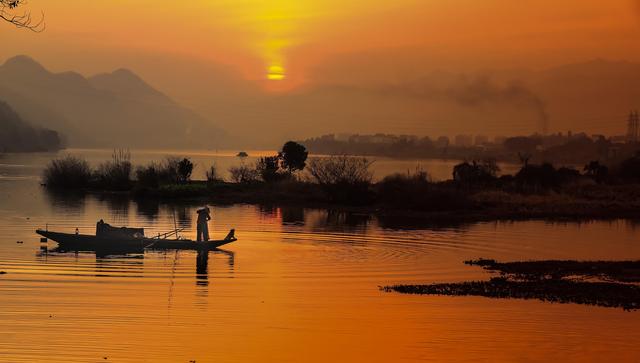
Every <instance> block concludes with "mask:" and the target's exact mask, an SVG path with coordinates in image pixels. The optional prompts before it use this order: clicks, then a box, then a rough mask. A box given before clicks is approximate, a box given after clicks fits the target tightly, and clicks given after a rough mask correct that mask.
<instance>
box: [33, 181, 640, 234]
mask: <svg viewBox="0 0 640 363" xmlns="http://www.w3.org/2000/svg"><path fill="white" fill-rule="evenodd" d="M291 185H294V186H295V188H296V189H297V190H295V192H291ZM45 188H46V187H45ZM605 189H607V190H609V191H611V190H610V189H611V188H605ZM639 189H640V188H639ZM46 190H47V192H49V193H52V194H54V195H58V196H63V197H64V196H65V195H73V194H75V195H94V196H98V197H114V198H127V199H129V200H137V201H143V202H158V203H187V204H212V205H233V204H249V205H269V206H283V207H300V208H313V209H326V210H333V211H339V212H344V213H353V214H363V215H371V216H376V217H378V218H383V219H385V220H386V221H387V222H388V223H390V224H392V225H396V224H397V225H407V224H408V225H416V226H419V225H430V224H433V225H446V224H464V223H476V222H491V221H523V220H548V221H557V222H563V221H564V222H580V221H591V220H603V221H606V220H617V219H632V220H633V219H640V201H638V200H628V201H625V202H621V201H620V200H618V199H617V198H612V199H611V200H598V199H587V198H579V197H575V196H572V195H567V194H551V195H540V194H519V193H508V192H504V191H501V190H491V191H488V192H486V191H485V192H477V193H469V192H464V191H460V192H459V193H460V194H461V195H464V196H468V197H469V199H470V201H471V204H470V205H469V206H466V207H463V208H444V209H439V208H433V209H429V210H417V209H411V208H402V207H399V206H397V205H389V204H385V203H381V202H375V203H371V204H366V205H349V204H344V203H337V202H332V201H328V200H326V198H325V197H324V196H323V195H322V193H321V190H320V189H319V187H318V186H317V185H314V184H309V183H293V184H292V183H288V184H287V185H286V186H284V187H282V186H278V185H273V184H265V183H258V184H251V185H244V184H237V183H218V184H216V185H214V186H211V185H207V183H206V182H204V181H193V182H191V183H189V184H186V185H175V186H170V187H169V188H165V189H162V188H160V189H153V190H150V189H145V190H136V189H131V190H124V191H109V190H98V189H85V190H80V191H70V190H50V189H46Z"/></svg>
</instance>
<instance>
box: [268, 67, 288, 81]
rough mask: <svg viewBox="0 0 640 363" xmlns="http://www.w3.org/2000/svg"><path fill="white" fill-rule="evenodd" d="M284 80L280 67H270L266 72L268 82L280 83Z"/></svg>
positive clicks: (282, 70)
mask: <svg viewBox="0 0 640 363" xmlns="http://www.w3.org/2000/svg"><path fill="white" fill-rule="evenodd" d="M284 78H285V74H284V68H282V67H280V66H271V67H269V69H268V70H267V79H268V80H270V81H282V80H283V79H284Z"/></svg>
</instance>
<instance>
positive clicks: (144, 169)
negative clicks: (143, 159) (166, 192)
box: [136, 163, 160, 188]
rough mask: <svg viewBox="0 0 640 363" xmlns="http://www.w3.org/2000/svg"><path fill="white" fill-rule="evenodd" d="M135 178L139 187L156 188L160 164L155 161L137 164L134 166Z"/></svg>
mask: <svg viewBox="0 0 640 363" xmlns="http://www.w3.org/2000/svg"><path fill="white" fill-rule="evenodd" d="M136 179H137V180H138V185H139V186H141V187H144V188H157V187H158V186H159V185H160V166H159V165H158V164H156V163H151V164H149V165H146V166H138V167H137V168H136Z"/></svg>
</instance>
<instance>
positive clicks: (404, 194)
mask: <svg viewBox="0 0 640 363" xmlns="http://www.w3.org/2000/svg"><path fill="white" fill-rule="evenodd" d="M278 160H279V159H277V157H270V158H265V159H263V160H261V161H260V162H259V163H258V164H256V165H255V166H251V165H246V164H244V163H242V164H241V165H240V166H235V167H232V168H231V169H230V173H231V175H232V181H225V180H223V178H221V177H219V176H218V173H217V170H216V168H215V166H212V167H211V168H210V169H209V171H208V172H207V180H191V178H190V174H191V170H192V169H193V164H191V162H190V161H189V160H188V159H186V158H177V157H170V158H167V159H166V160H164V161H161V162H158V163H151V164H149V165H144V166H138V167H137V168H134V167H133V166H132V165H131V163H130V161H129V155H128V154H126V153H122V152H114V157H113V160H112V161H109V162H105V163H103V164H102V165H100V166H99V167H98V168H96V169H91V168H90V167H89V166H88V164H87V163H86V162H85V161H83V160H81V159H77V158H66V159H59V160H54V161H52V162H51V164H50V165H49V167H48V168H47V169H46V170H45V173H44V181H45V183H46V186H47V188H50V189H56V190H72V191H84V192H100V193H104V192H109V193H120V194H123V195H128V196H131V197H135V198H138V199H145V198H150V199H158V200H184V201H187V200H191V201H199V202H203V203H221V204H232V203H253V204H271V205H274V204H276V205H277V204H281V205H299V206H304V207H325V208H332V209H343V210H352V211H357V212H361V213H374V214H378V215H384V216H389V217H398V218H403V217H404V218H407V219H408V218H413V219H416V220H429V221H433V222H435V223H447V222H472V221H480V220H518V219H536V218H543V219H568V220H570V219H612V218H640V184H639V183H638V180H640V178H621V177H615V176H613V177H611V176H610V177H608V178H604V176H603V175H601V174H589V172H585V173H580V172H578V171H577V170H573V169H567V168H559V169H556V168H554V167H553V166H551V165H548V164H544V165H525V166H523V168H522V170H520V172H518V173H517V174H516V175H506V176H501V177H497V176H496V174H497V171H498V169H497V167H496V165H495V163H492V162H491V161H484V162H471V163H466V162H465V163H461V164H459V165H457V166H456V167H455V168H454V169H453V172H452V175H453V179H452V180H447V181H441V182H434V181H432V180H430V178H429V176H428V174H427V173H426V172H425V171H421V170H416V171H413V172H407V173H404V174H394V175H390V176H388V177H386V178H384V179H382V180H380V181H377V182H373V181H372V176H371V175H372V173H371V172H370V171H369V166H370V164H371V163H370V162H369V161H367V160H366V159H364V158H358V157H347V156H341V157H329V158H317V159H312V160H311V162H310V163H309V165H308V168H307V169H306V170H304V172H303V171H302V168H303V167H304V166H302V167H301V168H300V169H299V170H298V171H297V172H292V171H291V170H287V169H284V168H282V167H281V166H280V164H279V163H280V162H279V161H278ZM303 164H304V163H303ZM638 166H640V163H638ZM632 171H633V170H632ZM626 174H631V175H636V174H634V172H632V173H629V170H627V171H626ZM626 174H622V173H621V174H620V175H626ZM638 174H639V175H640V173H638ZM605 179H606V181H605Z"/></svg>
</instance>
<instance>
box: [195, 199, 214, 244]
mask: <svg viewBox="0 0 640 363" xmlns="http://www.w3.org/2000/svg"><path fill="white" fill-rule="evenodd" d="M197 213H198V224H197V239H196V240H197V241H198V242H202V241H205V242H206V241H208V240H209V221H210V220H211V214H210V213H211V212H210V210H209V207H204V208H202V209H198V210H197Z"/></svg>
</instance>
